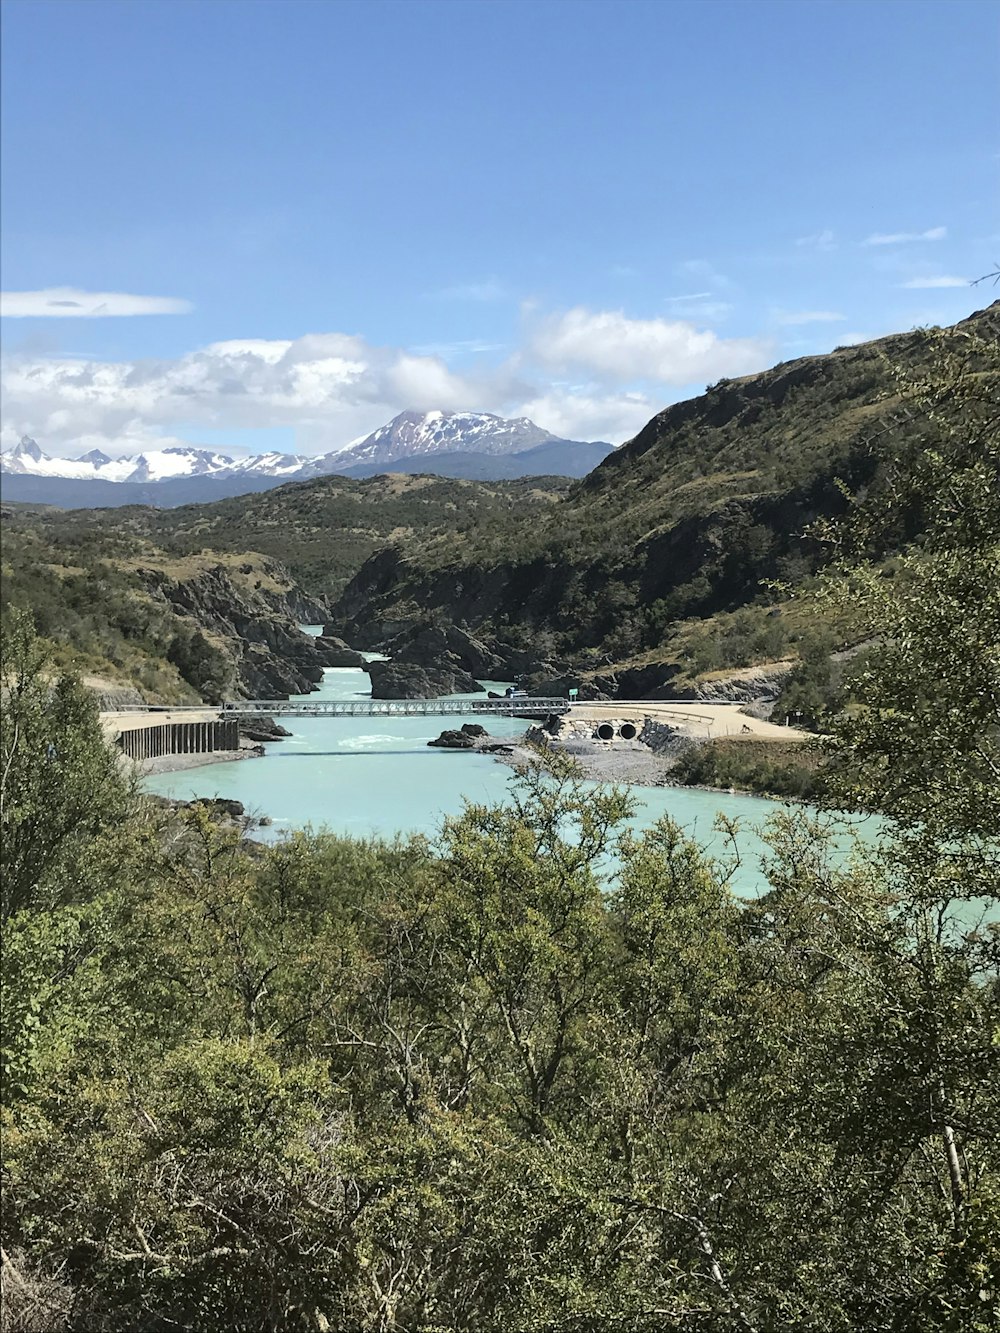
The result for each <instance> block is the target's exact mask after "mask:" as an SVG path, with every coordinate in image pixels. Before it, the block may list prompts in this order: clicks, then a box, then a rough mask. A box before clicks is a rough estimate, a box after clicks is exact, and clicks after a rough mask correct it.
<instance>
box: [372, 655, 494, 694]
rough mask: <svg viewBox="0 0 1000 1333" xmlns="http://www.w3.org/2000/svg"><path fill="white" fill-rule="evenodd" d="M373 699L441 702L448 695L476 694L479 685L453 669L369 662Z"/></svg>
mask: <svg viewBox="0 0 1000 1333" xmlns="http://www.w3.org/2000/svg"><path fill="white" fill-rule="evenodd" d="M365 670H366V671H367V672H368V674H369V676H371V682H372V698H373V699H440V698H443V697H444V696H445V695H449V694H478V693H481V692H482V690H483V687H482V685H480V683H479V681H478V680H476V679H475V677H473V676H470V675H469V674H468V672H465V671H462V670H460V669H457V668H454V667H448V666H444V667H421V666H413V665H411V664H410V663H407V662H396V661H390V662H368V663H367V664H366V666H365Z"/></svg>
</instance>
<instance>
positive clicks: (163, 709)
mask: <svg viewBox="0 0 1000 1333" xmlns="http://www.w3.org/2000/svg"><path fill="white" fill-rule="evenodd" d="M569 709H570V704H569V701H568V700H567V699H556V698H532V697H529V696H519V697H518V698H513V699H512V698H508V697H506V696H505V697H504V698H502V699H447V698H445V699H309V698H305V699H240V700H238V701H232V702H229V703H225V704H222V705H221V706H219V707H218V709H217V711H218V712H219V713H220V714H221V715H222V716H224V717H234V718H240V717H261V716H264V715H269V716H271V717H392V716H395V717H451V716H454V715H456V714H460V715H463V716H469V715H476V714H485V715H486V716H489V717H547V716H548V715H549V714H550V713H557V714H559V713H568V712H569ZM123 711H125V712H136V713H147V714H148V713H172V714H178V715H182V716H183V715H184V714H185V713H200V714H204V713H206V712H213V711H216V710H215V709H213V708H211V707H210V706H209V705H206V704H193V705H189V706H182V707H178V706H176V705H173V706H170V705H165V704H149V705H146V706H145V707H139V708H135V709H128V710H123Z"/></svg>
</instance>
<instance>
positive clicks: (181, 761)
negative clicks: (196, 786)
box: [128, 741, 264, 778]
mask: <svg viewBox="0 0 1000 1333" xmlns="http://www.w3.org/2000/svg"><path fill="white" fill-rule="evenodd" d="M263 754H264V747H263V745H258V744H257V743H256V742H255V741H243V743H242V744H241V745H240V748H239V749H238V750H212V751H209V752H206V753H204V754H161V755H159V756H158V757H157V758H156V759H141V760H138V761H136V763H135V767H136V768H137V769H138V771H139V772H140V773H141V775H142V776H143V777H144V778H148V777H153V776H154V775H155V774H157V773H183V772H184V771H185V770H186V769H189V768H206V767H207V766H208V765H209V764H232V763H235V762H236V761H237V760H239V759H260V758H261V757H262V756H263ZM128 762H131V761H128Z"/></svg>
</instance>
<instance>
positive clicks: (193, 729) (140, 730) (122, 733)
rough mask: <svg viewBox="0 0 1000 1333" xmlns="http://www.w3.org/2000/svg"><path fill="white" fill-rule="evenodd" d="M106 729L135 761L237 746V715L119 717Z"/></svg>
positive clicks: (235, 747) (233, 748)
mask: <svg viewBox="0 0 1000 1333" xmlns="http://www.w3.org/2000/svg"><path fill="white" fill-rule="evenodd" d="M109 730H111V732H112V738H113V739H114V740H115V742H116V743H117V745H118V746H119V747H120V748H121V751H122V753H123V754H124V755H126V756H127V757H128V758H129V759H135V760H138V761H141V760H143V759H156V758H158V757H159V756H160V755H164V754H212V753H214V752H215V751H216V750H238V749H239V747H240V736H239V722H238V721H237V720H236V718H221V719H220V718H213V717H208V718H204V717H202V718H199V719H198V720H197V721H188V720H186V719H185V720H182V721H175V720H174V719H173V718H169V717H167V718H164V717H156V716H155V715H154V716H152V717H148V716H147V717H141V718H139V717H135V718H128V719H118V723H117V726H115V727H113V728H111V729H109Z"/></svg>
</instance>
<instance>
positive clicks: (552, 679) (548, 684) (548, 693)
mask: <svg viewBox="0 0 1000 1333" xmlns="http://www.w3.org/2000/svg"><path fill="white" fill-rule="evenodd" d="M521 685H522V687H523V688H524V689H525V690H526V691H527V693H528V694H533V695H534V696H535V697H536V698H539V699H549V698H552V699H565V698H567V697H568V696H569V692H570V690H576V691H577V698H578V699H579V700H580V701H581V703H582V702H584V701H594V700H596V701H600V700H602V699H609V698H610V697H611V696H610V695H608V694H605V692H604V691H603V690H602V689H601V688H600V687H599V686H598V685H597V684H596V683H595V682H594V681H592V680H583V679H581V678H580V677H579V676H575V675H572V674H570V675H563V676H546V675H541V674H539V675H533V676H525V677H523V678H522V681H521Z"/></svg>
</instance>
